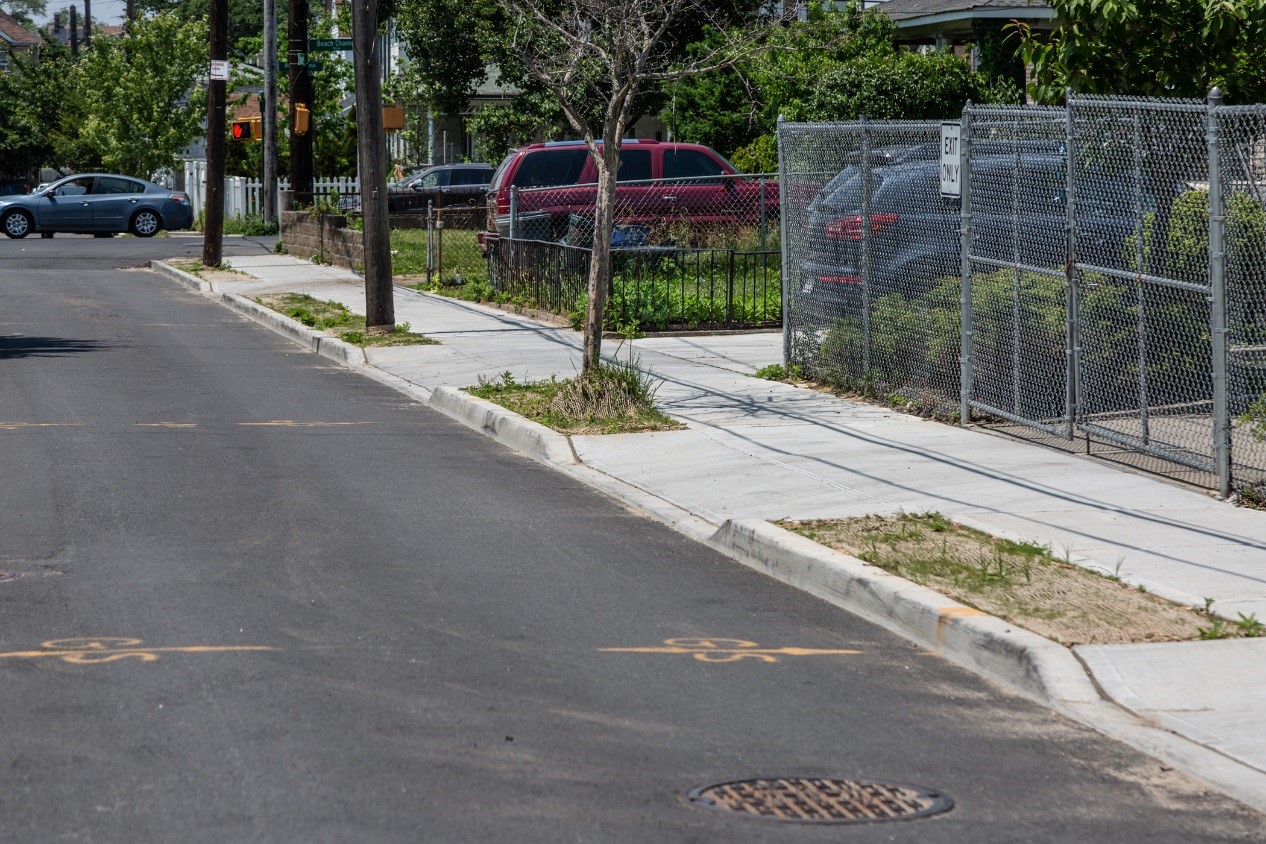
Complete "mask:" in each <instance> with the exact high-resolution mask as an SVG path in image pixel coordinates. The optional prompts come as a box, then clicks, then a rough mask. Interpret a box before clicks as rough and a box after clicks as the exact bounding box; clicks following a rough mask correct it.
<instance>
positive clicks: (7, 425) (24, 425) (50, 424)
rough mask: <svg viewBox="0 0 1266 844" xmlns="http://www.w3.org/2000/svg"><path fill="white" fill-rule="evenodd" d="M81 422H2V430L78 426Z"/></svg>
mask: <svg viewBox="0 0 1266 844" xmlns="http://www.w3.org/2000/svg"><path fill="white" fill-rule="evenodd" d="M79 426H80V423H79V422H0V431H16V430H18V429H19V428H78V427H79Z"/></svg>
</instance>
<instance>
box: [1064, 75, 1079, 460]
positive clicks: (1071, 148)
mask: <svg viewBox="0 0 1266 844" xmlns="http://www.w3.org/2000/svg"><path fill="white" fill-rule="evenodd" d="M1075 132H1076V126H1075V124H1074V122H1073V92H1072V89H1071V88H1069V89H1068V90H1067V91H1066V92H1065V95H1064V210H1065V212H1066V213H1067V215H1068V220H1067V223H1066V227H1067V229H1068V245H1067V246H1066V247H1065V252H1066V253H1067V254H1066V258H1067V260H1066V262H1065V264H1064V272H1065V275H1066V277H1067V282H1066V283H1067V285H1068V290H1067V296H1068V299H1067V301H1068V308H1067V310H1068V313H1067V319H1068V325H1067V326H1066V327H1065V334H1064V337H1065V340H1064V345H1065V347H1066V348H1065V350H1064V357H1065V366H1066V367H1067V368H1066V369H1065V371H1064V379H1065V381H1064V416H1065V421H1064V438H1065V439H1067V440H1072V438H1073V437H1074V435H1075V434H1076V420H1077V416H1078V415H1079V413H1078V410H1077V402H1078V400H1079V396H1078V394H1077V369H1078V366H1079V365H1080V360H1081V305H1080V296H1081V293H1080V291H1079V290H1078V289H1077V282H1078V280H1079V279H1080V275H1079V273H1078V272H1077V180H1076V179H1075V178H1074V176H1075V175H1076V174H1075V172H1074V168H1075V167H1076V165H1077V145H1076V135H1075Z"/></svg>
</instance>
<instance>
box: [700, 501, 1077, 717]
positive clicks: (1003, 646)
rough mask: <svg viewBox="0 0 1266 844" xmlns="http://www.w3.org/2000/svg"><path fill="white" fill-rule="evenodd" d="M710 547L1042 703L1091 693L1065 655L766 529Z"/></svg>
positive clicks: (733, 534)
mask: <svg viewBox="0 0 1266 844" xmlns="http://www.w3.org/2000/svg"><path fill="white" fill-rule="evenodd" d="M711 544H712V545H714V546H715V547H717V548H718V549H720V550H722V551H724V552H726V553H727V554H728V555H729V556H732V557H736V558H738V559H739V560H740V561H741V562H743V563H745V564H747V565H749V566H751V567H752V568H755V569H757V570H758V571H761V572H763V573H765V574H767V575H769V576H770V577H773V578H775V579H776V580H780V581H782V582H783V583H786V584H788V585H791V586H794V587H796V588H797V589H801V590H803V591H805V592H808V593H810V594H812V595H816V596H817V597H819V598H822V599H823V600H825V601H828V602H829V603H832V604H834V605H836V606H838V607H841V608H842V609H846V610H848V611H849V612H851V613H853V614H855V615H858V616H861V617H862V618H865V619H866V620H868V621H872V622H874V623H876V624H878V625H880V626H881V627H884V628H886V629H888V630H891V631H892V632H894V633H897V634H898V635H900V636H903V637H904V638H907V639H910V640H911V641H914V642H916V643H918V644H920V645H923V646H924V647H926V648H928V649H929V650H931V651H933V652H935V653H937V654H940V655H941V656H944V657H946V658H948V659H950V660H952V661H954V662H956V663H958V664H959V665H963V666H965V667H967V668H970V669H972V670H973V671H975V672H977V673H979V674H983V675H985V676H986V677H989V678H991V679H994V680H997V681H999V682H1002V683H1004V684H1006V685H1007V686H1009V687H1011V688H1014V689H1017V690H1019V691H1021V692H1023V693H1024V694H1026V695H1028V696H1030V697H1033V698H1036V699H1038V700H1040V701H1042V702H1044V703H1048V704H1052V705H1054V704H1058V703H1065V702H1071V703H1085V702H1089V701H1097V700H1099V699H1100V697H1099V693H1098V691H1097V690H1096V689H1095V687H1094V685H1093V684H1092V683H1091V682H1090V679H1089V678H1088V677H1087V676H1086V671H1085V669H1084V668H1083V667H1082V665H1081V663H1080V662H1079V661H1078V660H1077V657H1076V656H1074V655H1073V653H1072V651H1070V650H1068V649H1067V648H1065V647H1063V646H1062V645H1058V644H1056V643H1054V642H1052V641H1050V640H1048V639H1044V638H1042V637H1041V636H1038V635H1037V634H1036V633H1030V632H1029V631H1027V630H1021V629H1020V628H1018V627H1015V626H1013V625H1011V624H1008V623H1007V622H1005V621H1003V620H1002V619H1000V618H996V617H994V616H991V615H988V614H987V613H984V612H981V611H980V610H977V609H973V608H972V607H968V606H965V605H963V604H960V603H958V602H957V601H953V600H951V599H949V598H946V597H945V596H944V595H942V594H940V593H939V592H935V591H933V590H931V589H928V588H927V587H925V586H920V585H918V584H917V583H913V582H911V581H909V580H906V579H905V578H904V577H899V576H898V575H894V574H889V573H888V572H886V571H884V570H883V569H880V568H877V567H875V566H872V565H869V564H867V563H865V562H863V561H861V560H859V559H857V558H856V557H852V556H849V555H847V554H842V553H840V552H838V551H835V550H833V549H830V548H826V547H824V546H822V545H819V544H818V543H816V542H814V541H812V540H810V539H806V538H805V537H803V536H800V535H799V534H795V533H792V532H791V531H788V530H783V529H782V528H780V527H777V526H776V525H772V524H769V523H768V522H763V521H757V520H751V521H727V522H726V523H725V524H724V525H722V526H721V528H720V530H718V531H717V532H716V534H714V535H713V537H712V539H711Z"/></svg>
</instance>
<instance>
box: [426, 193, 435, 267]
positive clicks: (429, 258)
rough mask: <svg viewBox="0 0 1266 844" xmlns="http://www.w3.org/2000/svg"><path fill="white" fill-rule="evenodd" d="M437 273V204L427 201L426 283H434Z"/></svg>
mask: <svg viewBox="0 0 1266 844" xmlns="http://www.w3.org/2000/svg"><path fill="white" fill-rule="evenodd" d="M433 272H435V202H434V201H433V200H430V199H428V200H427V201H426V283H427V286H428V287H429V286H430V285H431V283H432V278H431V274H432V273H433Z"/></svg>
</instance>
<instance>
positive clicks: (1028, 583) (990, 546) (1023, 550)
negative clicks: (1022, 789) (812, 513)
mask: <svg viewBox="0 0 1266 844" xmlns="http://www.w3.org/2000/svg"><path fill="white" fill-rule="evenodd" d="M779 524H780V526H782V527H784V528H786V529H788V530H791V531H794V532H796V533H799V534H802V535H804V536H806V537H808V538H809V539H812V540H814V541H816V542H819V543H821V544H823V545H826V546H828V547H830V548H834V549H836V550H839V551H843V552H844V553H846V554H851V555H852V556H855V557H858V558H860V559H862V560H864V561H865V562H868V563H870V564H871V565H874V566H878V567H879V568H882V569H884V570H885V571H889V572H892V573H893V574H897V575H900V576H901V577H904V578H906V579H908V580H912V581H914V582H915V583H919V584H921V585H923V586H927V587H929V588H930V589H933V590H935V591H937V592H940V593H941V594H942V595H945V596H947V597H949V598H952V599H954V600H955V601H959V602H960V603H963V604H966V605H968V606H971V607H975V608H976V609H979V610H981V611H983V612H987V613H989V614H990V615H993V616H996V617H998V618H1002V619H1004V620H1006V621H1008V622H1010V623H1011V624H1014V625H1016V626H1017V627H1022V628H1024V629H1026V630H1030V631H1032V632H1034V633H1037V634H1038V635H1039V636H1044V637H1046V638H1048V639H1052V640H1054V641H1057V642H1061V643H1063V644H1065V645H1080V644H1124V643H1131V642H1172V641H1186V640H1191V639H1201V638H1221V637H1223V636H1235V635H1239V634H1240V632H1241V631H1239V630H1238V629H1237V628H1236V626H1235V625H1234V624H1231V625H1224V624H1223V622H1222V621H1221V620H1217V619H1213V618H1211V617H1210V616H1209V615H1207V614H1206V613H1204V612H1200V611H1198V610H1194V609H1191V608H1189V607H1184V606H1179V605H1177V604H1173V603H1171V602H1169V601H1165V600H1163V599H1161V598H1158V597H1156V596H1155V595H1150V594H1148V593H1147V592H1144V591H1142V590H1141V589H1139V588H1136V587H1132V586H1130V585H1128V584H1125V583H1122V582H1121V581H1120V580H1117V579H1116V578H1112V577H1105V576H1103V575H1100V574H1097V573H1095V572H1093V571H1090V570H1088V569H1084V568H1082V567H1081V566H1078V565H1075V564H1073V563H1069V562H1066V561H1062V560H1059V559H1058V558H1056V557H1055V556H1053V555H1052V554H1051V553H1050V550H1049V549H1048V548H1045V547H1043V546H1040V545H1036V544H1031V543H1017V542H1010V541H1007V540H1002V539H997V538H995V537H991V536H989V535H987V534H984V533H981V532H979V531H975V530H971V529H970V528H965V527H963V526H961V525H957V524H954V523H952V522H950V521H949V520H947V519H945V518H944V517H942V516H940V515H938V514H922V515H906V514H902V515H899V516H896V517H884V516H862V517H860V518H855V519H840V520H830V521H803V522H797V521H785V522H780V523H779ZM1215 630H1216V631H1217V633H1218V635H1211V633H1212V631H1215Z"/></svg>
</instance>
